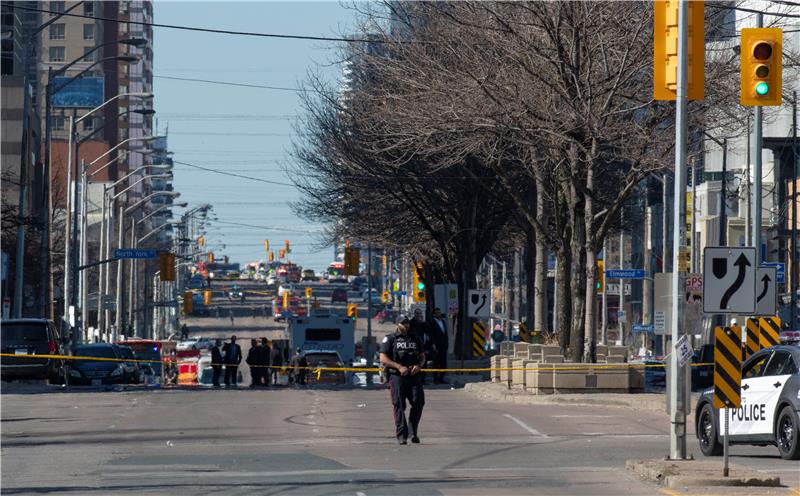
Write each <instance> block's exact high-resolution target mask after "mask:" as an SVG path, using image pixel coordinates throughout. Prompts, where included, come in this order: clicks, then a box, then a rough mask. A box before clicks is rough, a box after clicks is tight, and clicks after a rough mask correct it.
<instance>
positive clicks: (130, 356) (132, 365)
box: [118, 346, 144, 384]
mask: <svg viewBox="0 0 800 496" xmlns="http://www.w3.org/2000/svg"><path fill="white" fill-rule="evenodd" d="M118 348H119V355H120V358H123V359H125V360H128V361H126V362H122V366H123V367H124V368H125V378H124V379H123V382H124V383H125V384H131V383H132V384H141V383H142V382H143V379H144V378H143V377H142V375H143V374H142V367H141V366H140V365H139V362H137V361H136V355H135V354H134V353H133V350H132V349H131V348H130V347H128V346H118Z"/></svg>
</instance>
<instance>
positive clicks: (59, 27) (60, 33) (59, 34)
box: [50, 23, 66, 40]
mask: <svg viewBox="0 0 800 496" xmlns="http://www.w3.org/2000/svg"><path fill="white" fill-rule="evenodd" d="M64 33H66V30H65V29H64V24H63V23H59V24H51V25H50V39H51V40H63V39H64V38H66V36H64Z"/></svg>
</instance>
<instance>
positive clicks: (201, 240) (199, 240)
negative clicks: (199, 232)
mask: <svg viewBox="0 0 800 496" xmlns="http://www.w3.org/2000/svg"><path fill="white" fill-rule="evenodd" d="M197 245H198V246H200V247H203V246H205V245H206V237H205V236H200V237H199V238H197Z"/></svg>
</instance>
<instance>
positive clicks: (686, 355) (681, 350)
mask: <svg viewBox="0 0 800 496" xmlns="http://www.w3.org/2000/svg"><path fill="white" fill-rule="evenodd" d="M675 353H677V354H678V365H680V366H681V367H683V366H684V365H686V363H687V362H688V361H689V359H690V358H692V353H693V352H692V345H690V344H689V338H688V337H687V335H686V334H684V335H682V336H681V337H680V338H678V341H677V342H676V343H675Z"/></svg>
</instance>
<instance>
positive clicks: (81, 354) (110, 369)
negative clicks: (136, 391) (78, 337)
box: [69, 343, 128, 386]
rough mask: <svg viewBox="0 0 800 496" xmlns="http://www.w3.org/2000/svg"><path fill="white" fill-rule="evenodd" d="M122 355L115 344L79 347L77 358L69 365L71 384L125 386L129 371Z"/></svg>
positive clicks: (76, 352) (76, 353) (76, 349)
mask: <svg viewBox="0 0 800 496" xmlns="http://www.w3.org/2000/svg"><path fill="white" fill-rule="evenodd" d="M121 353H122V352H121V350H120V347H119V346H117V345H115V344H106V343H94V344H83V345H80V346H78V347H77V348H75V357H76V358H75V359H73V360H72V361H71V363H70V364H69V383H70V384H74V385H87V386H104V385H108V384H125V382H126V381H127V380H128V377H127V374H128V370H127V367H126V362H125V361H124V359H123V357H122V354H121Z"/></svg>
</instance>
